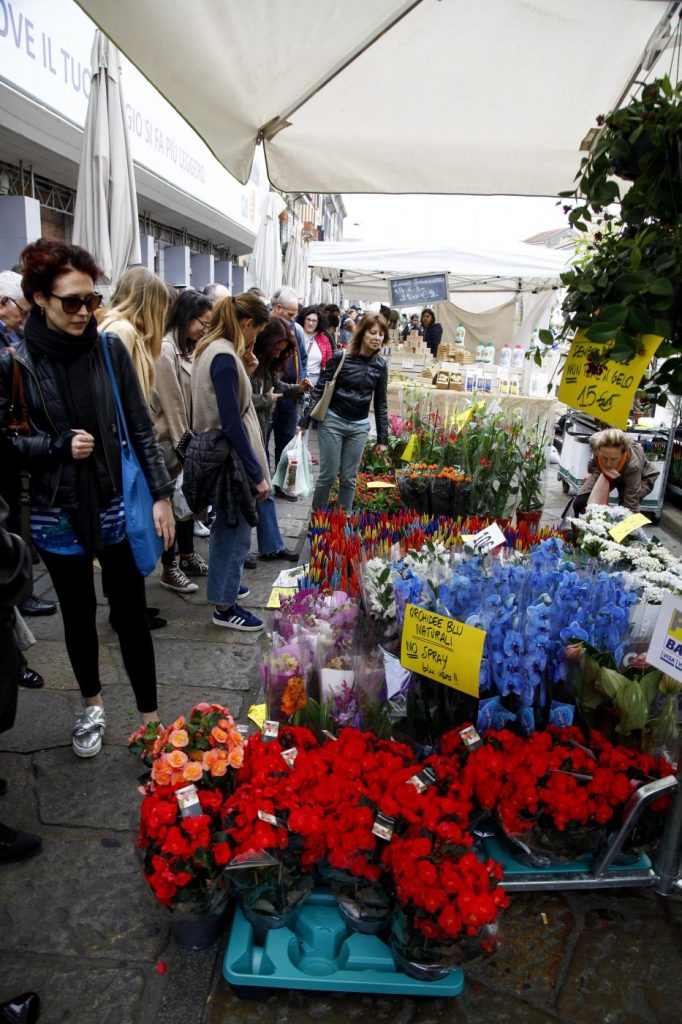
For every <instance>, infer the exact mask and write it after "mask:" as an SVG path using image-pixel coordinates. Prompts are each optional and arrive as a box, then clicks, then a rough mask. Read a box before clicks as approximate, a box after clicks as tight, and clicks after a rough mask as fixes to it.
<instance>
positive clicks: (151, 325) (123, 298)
mask: <svg viewBox="0 0 682 1024" xmlns="http://www.w3.org/2000/svg"><path fill="white" fill-rule="evenodd" d="M171 298H172V295H171V292H170V289H169V288H168V286H167V285H166V284H165V282H164V281H162V280H161V278H160V277H157V276H156V274H152V272H151V271H150V270H147V269H146V268H145V267H132V268H131V269H130V270H126V272H125V274H123V276H122V277H121V278H120V279H119V282H118V284H117V285H116V290H115V291H114V294H113V295H112V297H111V303H110V305H109V306H107V307H106V309H103V310H101V311H98V312H97V314H96V316H97V321H98V330H99V333H100V334H104V333H106V332H109V333H112V334H117V335H118V336H119V338H120V339H121V341H122V342H123V343H124V345H125V346H126V348H127V349H128V352H129V353H130V357H131V359H132V361H133V366H134V367H135V371H136V373H137V379H138V380H139V382H140V387H141V388H142V394H143V395H144V399H145V402H146V403H147V406H148V407H151V401H152V397H153V394H154V385H155V372H154V363H155V360H156V359H157V358H158V356H159V353H160V351H161V339H162V338H163V332H164V326H165V322H166V312H167V310H168V306H169V305H170V301H171ZM172 550H173V548H171V551H172ZM163 557H164V558H166V557H167V552H166V551H164V553H163ZM102 582H103V585H104V588H105V591H107V590H108V583H107V578H106V573H104V575H103V579H102ZM187 585H188V586H189V587H191V588H192V589H193V590H198V587H197V586H196V584H193V583H191V581H190V580H187ZM147 612H148V618H149V626H150V628H151V629H160V628H162V627H163V626H165V625H166V620H165V619H164V618H161V617H160V616H159V609H158V608H147ZM109 622H110V623H111V625H112V626H113V627H114V629H116V628H117V626H116V621H115V618H114V617H113V616H110V617H109Z"/></svg>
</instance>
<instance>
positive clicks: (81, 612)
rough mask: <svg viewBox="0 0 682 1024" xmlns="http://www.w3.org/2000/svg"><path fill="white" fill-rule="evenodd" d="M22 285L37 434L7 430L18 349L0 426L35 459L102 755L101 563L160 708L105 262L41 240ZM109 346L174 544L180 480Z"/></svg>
mask: <svg viewBox="0 0 682 1024" xmlns="http://www.w3.org/2000/svg"><path fill="white" fill-rule="evenodd" d="M21 264H22V273H23V277H22V282H21V284H22V288H23V291H24V295H25V296H26V298H27V299H28V301H29V302H30V303H31V304H32V306H31V312H30V315H29V317H28V320H27V322H26V326H25V328H24V339H23V341H22V342H20V343H19V344H18V345H17V347H16V364H17V366H18V368H19V371H20V374H21V379H22V382H23V387H24V391H25V397H26V406H27V410H28V419H29V424H30V432H29V433H28V434H23V433H20V432H18V431H12V430H8V429H7V428H8V426H9V423H10V420H11V406H12V404H13V386H12V376H13V369H14V368H13V365H12V363H13V357H12V356H11V354H9V353H3V355H2V357H0V427H1V428H2V429H3V430H4V431H6V432H7V436H8V439H9V441H10V443H11V444H12V446H13V448H14V451H15V453H16V456H17V461H18V464H19V466H20V467H21V466H24V467H26V468H29V467H30V471H31V478H30V479H31V482H30V503H31V537H32V540H33V543H34V544H35V546H36V547H37V548H38V550H39V551H40V555H41V558H42V559H43V562H44V563H45V566H46V567H47V571H48V572H49V574H50V578H51V579H52V584H53V586H54V589H55V591H56V593H57V598H58V599H59V604H60V607H61V612H62V617H63V620H64V639H65V642H66V649H67V651H68V654H69V659H70V661H71V665H72V668H73V671H74V675H75V677H76V680H77V681H78V685H79V687H80V691H81V695H82V698H83V704H84V708H83V710H82V711H79V712H78V713H77V715H76V723H75V727H74V730H73V750H74V753H75V754H76V755H77V756H78V757H94V755H95V754H98V753H99V751H100V749H101V746H102V736H103V734H104V731H105V728H106V718H105V714H104V707H103V701H102V685H101V683H100V678H99V649H98V638H97V625H96V614H97V598H96V594H95V583H94V571H93V559H94V558H97V559H98V561H99V563H100V565H101V567H102V572H103V573H106V579H107V590H108V597H109V603H110V605H111V613H112V616H114V617H115V619H116V622H117V624H118V637H119V643H120V646H121V655H122V657H123V664H124V665H125V669H126V672H127V674H128V678H129V679H130V682H131V685H132V687H133V691H134V693H135V699H136V702H137V708H138V711H139V713H140V719H141V721H142V723H143V724H146V723H148V722H151V721H154V720H156V719H157V718H158V714H157V694H156V667H155V662H154V648H153V645H152V638H151V634H150V632H149V625H148V622H147V613H146V602H145V591H144V578H143V577H142V575H141V574H140V572H139V571H138V569H137V566H136V564H135V560H134V558H133V554H132V551H131V548H130V545H129V543H128V540H127V539H126V524H125V512H124V506H123V498H122V479H121V448H120V443H119V437H118V433H117V430H116V408H115V404H114V394H113V389H112V383H111V378H110V376H109V373H108V370H107V364H106V361H105V357H104V350H103V341H100V338H99V336H98V333H97V322H96V320H95V317H94V316H93V313H94V312H95V310H96V309H98V307H99V305H100V302H101V296H99V295H98V294H97V293H96V292H95V291H94V288H95V282H96V281H97V280H98V279H99V278H100V276H101V271H100V268H99V267H98V266H97V264H96V263H95V261H94V259H93V257H92V256H91V255H90V253H88V252H86V250H85V249H81V248H80V247H78V246H73V245H66V244H65V243H64V242H58V241H51V240H48V239H40V240H39V241H38V242H35V243H33V244H31V245H28V246H26V248H25V249H24V251H23V252H22V254H21ZM106 342H107V343H108V347H109V354H110V357H111V362H112V364H113V370H114V373H115V376H116V379H117V385H118V390H119V392H120V395H121V402H122V404H123V412H124V415H125V419H126V423H127V427H128V433H129V435H130V439H131V441H132V444H133V446H134V448H135V453H136V455H137V457H138V459H139V462H140V465H141V467H142V471H143V474H144V476H145V479H146V481H147V483H148V485H149V489H150V491H151V494H152V497H153V499H154V505H153V511H152V515H153V518H154V524H155V526H156V532H157V534H158V535H159V537H163V541H164V545H165V547H169V546H170V544H171V543H172V542H173V513H172V510H171V506H170V499H169V495H170V493H171V492H172V490H173V485H172V483H171V481H170V478H169V476H168V472H167V470H166V467H165V465H164V461H163V458H162V456H161V452H160V451H159V448H158V445H157V443H156V438H155V435H154V428H153V426H152V421H151V419H150V416H149V412H148V409H147V403H146V402H145V400H144V396H143V394H142V391H141V388H140V383H139V380H138V376H137V373H136V372H135V368H134V366H133V363H132V360H131V358H130V355H129V354H128V351H127V349H126V347H125V345H124V344H123V342H122V341H121V340H120V338H119V337H118V336H117V335H116V334H108V335H107V337H106Z"/></svg>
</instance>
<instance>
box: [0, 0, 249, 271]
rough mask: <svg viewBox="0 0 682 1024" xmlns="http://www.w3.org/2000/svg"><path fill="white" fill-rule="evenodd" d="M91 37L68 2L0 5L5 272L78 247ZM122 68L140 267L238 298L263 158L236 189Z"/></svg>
mask: <svg viewBox="0 0 682 1024" xmlns="http://www.w3.org/2000/svg"><path fill="white" fill-rule="evenodd" d="M95 28H96V26H95V24H94V23H93V22H92V21H91V20H90V19H89V18H88V17H87V15H85V14H84V13H83V11H82V10H81V9H80V8H79V7H78V6H77V4H76V3H74V2H72V0H0V269H6V268H8V267H11V266H12V265H14V264H15V263H16V261H17V259H18V256H19V253H20V251H21V249H22V248H23V246H24V245H25V244H26V242H28V241H33V240H35V238H38V237H39V236H40V235H46V236H48V237H57V238H64V239H65V240H67V241H69V240H70V238H71V227H72V222H73V211H74V203H75V194H76V186H77V182H78V167H79V163H80V153H81V142H82V136H83V127H84V124H85V117H86V112H87V105H88V97H89V94H90V58H91V51H92V45H93V40H94V34H95ZM169 59H178V58H177V57H172V58H169ZM121 60H122V76H121V81H122V88H123V93H124V99H125V110H126V117H127V123H128V130H129V135H130V139H131V147H132V154H133V160H134V167H135V181H136V187H137V199H138V208H139V215H140V240H141V248H142V261H143V263H144V265H145V266H148V267H149V269H151V270H154V271H156V272H157V273H159V274H160V275H161V276H162V277H163V278H164V279H165V280H167V281H168V282H169V283H170V284H173V285H181V286H185V287H187V286H190V285H191V286H192V287H195V288H203V287H204V285H205V284H207V283H208V282H209V281H221V282H222V283H224V284H227V285H229V286H230V287H232V289H233V291H239V290H241V288H242V286H243V269H242V268H241V267H239V266H238V265H237V264H238V257H239V256H241V255H243V254H245V253H248V252H250V251H251V250H252V248H253V244H254V241H255V237H256V232H257V230H258V216H259V211H260V209H261V207H262V198H263V196H264V195H265V194H266V193H267V191H268V187H269V186H268V181H267V175H266V173H265V166H264V162H263V161H262V158H261V154H260V150H259V151H258V152H257V158H256V160H255V161H254V166H253V169H252V173H251V178H250V180H249V182H248V183H247V184H246V185H241V184H240V183H239V182H238V181H237V180H236V179H235V178H233V177H232V175H230V174H229V173H228V172H227V171H226V170H225V169H224V168H223V167H222V165H221V164H220V163H219V162H218V161H217V160H216V159H215V157H213V155H212V154H211V152H210V150H209V149H208V147H207V146H206V145H205V144H204V142H203V141H202V140H201V139H200V138H199V136H198V135H197V134H196V133H195V132H194V131H193V130H192V129H191V128H190V126H189V125H188V124H187V123H186V122H185V121H184V120H183V119H182V118H181V117H180V115H179V114H178V113H177V112H176V111H175V110H174V108H173V107H171V105H170V104H169V103H167V102H166V100H165V99H164V98H163V97H162V96H161V94H160V93H159V92H157V90H156V89H155V88H154V87H153V86H152V85H151V84H150V83H149V82H148V81H147V80H146V79H145V78H144V77H143V75H141V74H140V72H138V71H137V69H136V68H135V67H133V65H132V64H130V62H129V61H128V60H126V58H125V57H123V56H122V58H121ZM197 73H198V74H200V73H201V70H200V69H198V72H197Z"/></svg>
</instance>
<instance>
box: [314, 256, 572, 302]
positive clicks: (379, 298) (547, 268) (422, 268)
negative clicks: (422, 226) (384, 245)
mask: <svg viewBox="0 0 682 1024" xmlns="http://www.w3.org/2000/svg"><path fill="white" fill-rule="evenodd" d="M572 258H573V252H572V250H566V249H561V250H557V249H547V248H546V247H545V246H541V245H526V244H524V243H523V242H519V243H517V244H516V245H515V246H514V247H513V248H505V249H501V248H496V249H491V248H481V249H474V248H469V247H454V246H449V247H447V248H437V249H427V250H415V249H410V248H404V249H368V248H366V246H365V245H364V243H362V242H356V243H353V242H311V243H310V244H309V246H308V266H309V267H310V268H311V269H312V270H313V271H314V273H315V274H317V275H319V276H320V277H321V278H322V279H323V280H326V281H329V282H330V284H332V285H341V286H342V287H343V291H344V295H346V296H352V297H354V298H358V299H365V300H367V301H376V302H389V303H390V293H389V286H388V281H389V280H391V278H400V277H415V276H419V275H428V274H443V273H446V274H447V275H448V284H449V290H450V292H451V293H452V292H469V293H470V292H491V293H495V292H540V291H546V290H548V289H558V288H560V287H561V281H560V276H559V275H560V274H562V273H563V272H564V271H565V270H567V269H568V267H569V264H570V261H571V259H572Z"/></svg>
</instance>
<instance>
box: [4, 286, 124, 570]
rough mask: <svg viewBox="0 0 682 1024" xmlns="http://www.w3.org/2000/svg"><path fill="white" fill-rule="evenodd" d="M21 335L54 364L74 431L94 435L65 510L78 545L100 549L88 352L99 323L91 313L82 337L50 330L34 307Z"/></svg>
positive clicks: (78, 462)
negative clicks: (72, 504)
mask: <svg viewBox="0 0 682 1024" xmlns="http://www.w3.org/2000/svg"><path fill="white" fill-rule="evenodd" d="M24 338H25V340H26V345H27V347H28V350H29V352H30V353H31V355H32V356H33V357H34V358H36V357H37V358H43V359H48V360H49V361H50V363H51V364H52V366H53V367H54V371H55V377H56V380H57V382H58V384H59V391H60V394H61V398H62V401H63V402H64V405H65V407H66V410H67V414H68V419H69V425H70V427H71V428H72V429H74V428H80V429H81V430H87V432H88V433H89V434H92V435H93V437H94V438H95V451H94V452H93V453H92V455H90V456H89V457H88V458H87V459H75V460H74V462H73V464H72V465H73V468H74V470H75V476H76V494H77V499H78V504H77V505H76V507H75V508H74V509H70V510H69V515H70V518H71V522H72V525H73V528H74V531H75V534H76V538H77V540H78V542H79V543H80V544H82V546H83V547H84V548H86V549H87V550H90V551H92V550H95V551H97V550H99V549H100V548H101V547H102V533H101V529H100V518H99V509H100V507H102V506H105V505H106V504H108V501H109V499H110V498H111V491H110V490H109V493H107V491H106V489H105V488H104V487H103V486H102V482H101V481H100V480H99V478H98V473H97V460H96V458H95V456H96V454H97V449H99V454H100V456H101V457H103V456H104V452H103V446H102V438H101V434H100V428H99V421H98V419H97V409H96V406H95V398H94V395H93V393H92V384H91V379H90V365H89V364H90V355H91V353H92V350H93V348H94V347H95V345H98V344H99V335H98V333H97V321H96V320H95V318H94V316H91V317H90V320H89V321H88V324H87V326H86V328H85V330H84V331H83V333H82V334H81V335H78V336H74V335H72V334H67V333H66V332H65V331H53V330H51V329H50V328H49V327H48V326H47V324H46V322H45V320H44V319H43V317H41V316H40V313H39V312H38V307H37V306H33V308H32V309H31V313H30V315H29V317H28V320H27V321H26V326H25V328H24Z"/></svg>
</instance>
